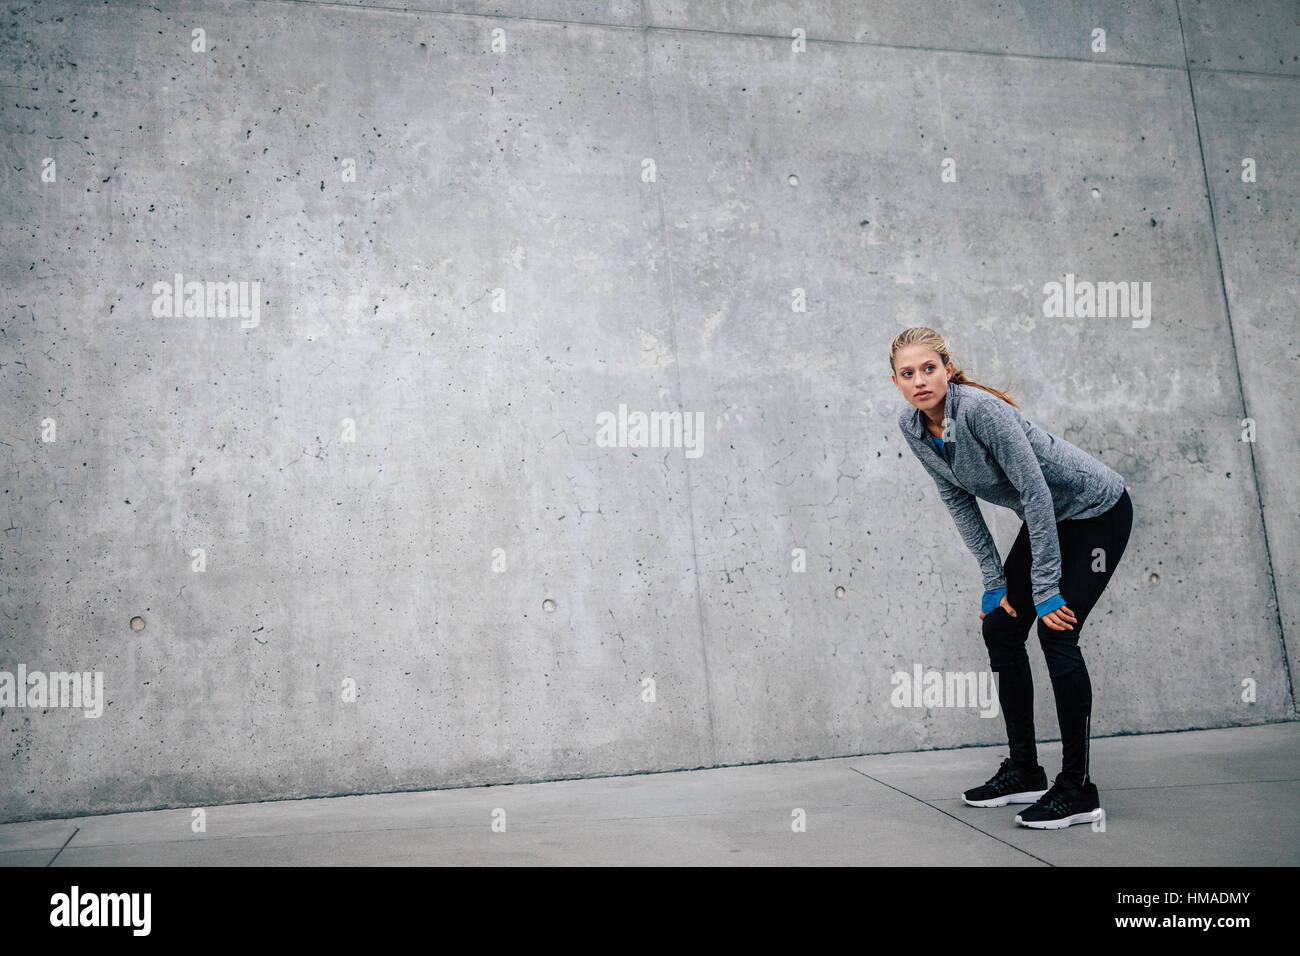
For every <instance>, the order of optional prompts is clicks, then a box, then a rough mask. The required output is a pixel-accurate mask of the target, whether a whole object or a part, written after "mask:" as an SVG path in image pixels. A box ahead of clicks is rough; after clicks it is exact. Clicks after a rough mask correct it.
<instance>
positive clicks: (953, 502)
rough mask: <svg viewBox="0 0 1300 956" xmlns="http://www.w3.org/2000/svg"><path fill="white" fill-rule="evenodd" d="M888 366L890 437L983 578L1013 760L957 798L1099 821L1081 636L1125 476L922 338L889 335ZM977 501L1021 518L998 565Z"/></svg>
mask: <svg viewBox="0 0 1300 956" xmlns="http://www.w3.org/2000/svg"><path fill="white" fill-rule="evenodd" d="M889 363H890V366H891V367H892V368H893V370H894V374H893V380H894V384H895V385H897V386H898V390H899V391H900V392H902V393H903V397H904V398H906V399H907V401H908V403H909V405H910V406H911V407H909V408H904V409H902V411H901V412H900V414H899V416H898V424H899V427H900V428H901V429H902V432H903V436H904V438H905V439H906V440H907V443H908V445H909V446H910V447H911V449H912V451H913V453H914V454H915V455H916V457H917V458H918V459H919V460H920V462H921V464H922V465H923V466H924V467H925V470H926V471H928V472H929V473H930V476H931V477H932V478H934V482H935V484H936V485H937V486H938V489H939V497H941V498H942V499H943V501H944V504H946V505H947V506H948V511H949V512H950V513H951V514H952V517H953V520H954V522H956V525H957V531H958V532H959V533H960V535H961V537H962V539H963V540H964V541H965V543H966V546H967V547H968V548H969V549H970V550H971V552H972V553H973V554H974V555H975V558H976V559H977V560H978V561H979V565H980V570H981V572H982V574H983V579H984V580H983V584H984V596H983V600H982V602H981V608H980V619H981V620H982V621H983V622H984V623H983V625H982V628H983V632H984V643H985V644H986V645H987V646H988V651H989V664H990V666H991V667H992V669H993V670H994V672H996V673H997V675H998V702H999V704H1000V705H1001V708H1002V714H1003V716H1004V718H1005V720H1006V725H1007V742H1008V745H1009V747H1010V750H1011V755H1010V757H1008V758H1007V759H1006V760H1004V761H1002V765H1001V767H999V769H998V772H997V773H996V774H994V775H993V776H992V777H991V778H990V779H989V780H988V782H986V783H985V784H984V785H983V786H979V787H975V788H973V789H971V790H967V791H966V792H965V793H964V794H962V799H963V800H964V801H965V802H966V803H968V804H970V805H971V806H973V807H1001V806H1005V805H1007V804H1008V803H1029V804H1033V805H1032V806H1030V807H1029V808H1028V809H1026V810H1023V811H1021V812H1020V813H1019V814H1017V816H1016V822H1017V823H1019V824H1022V825H1023V826H1027V827H1036V828H1040V829H1058V828H1062V827H1068V826H1070V825H1072V824H1075V823H1084V822H1087V821H1090V820H1097V819H1100V818H1101V817H1102V816H1103V815H1104V811H1102V810H1101V803H1100V799H1099V797H1098V794H1097V788H1096V786H1095V785H1093V783H1092V781H1091V780H1090V779H1089V775H1088V735H1089V730H1090V722H1091V712H1092V685H1091V684H1090V683H1089V681H1088V670H1087V668H1086V667H1085V666H1084V662H1083V655H1082V654H1081V653H1080V652H1079V631H1080V629H1081V628H1082V627H1083V622H1084V621H1085V620H1086V619H1087V617H1088V612H1089V611H1091V610H1092V608H1093V606H1094V605H1095V604H1096V603H1097V599H1098V598H1099V597H1100V596H1101V592H1102V591H1103V590H1104V589H1105V587H1106V583H1107V582H1108V581H1109V580H1110V576H1111V574H1113V573H1114V571H1115V565H1116V564H1117V563H1119V559H1120V556H1121V555H1122V554H1123V553H1124V547H1125V545H1127V543H1128V537H1129V531H1130V530H1131V528H1132V526H1133V504H1132V501H1131V500H1130V499H1129V494H1128V489H1127V488H1126V487H1125V485H1124V479H1123V478H1122V477H1121V476H1120V475H1119V474H1118V473H1117V472H1115V471H1113V470H1111V469H1110V468H1108V467H1106V466H1105V465H1104V464H1102V463H1101V462H1099V461H1098V460H1097V459H1095V458H1093V457H1092V456H1091V455H1089V454H1087V453H1086V452H1084V451H1082V450H1080V449H1079V448H1076V447H1075V446H1074V445H1072V444H1070V443H1069V442H1068V441H1065V440H1064V439H1061V438H1058V437H1056V436H1055V435H1053V434H1051V433H1049V432H1046V431H1043V430H1042V429H1041V428H1038V427H1037V426H1036V425H1034V424H1033V423H1031V422H1029V421H1028V420H1026V419H1025V418H1024V417H1023V416H1022V415H1021V414H1020V411H1019V406H1018V405H1016V404H1015V402H1013V401H1012V400H1011V398H1010V397H1008V396H1007V395H1006V394H1005V393H1003V392H999V391H997V390H995V389H992V388H988V387H986V386H984V385H980V384H978V383H976V382H972V381H971V380H970V379H968V378H967V377H966V376H965V374H963V373H962V372H960V371H957V370H956V369H955V368H954V366H953V363H952V362H951V361H950V360H949V349H948V346H947V343H946V342H945V341H944V339H943V337H942V336H941V335H939V333H938V332H935V331H934V330H933V329H927V328H911V329H907V330H906V331H904V332H902V333H901V334H899V335H898V337H897V338H895V339H894V341H893V344H892V345H891V346H890V349H889ZM977 497H978V498H983V499H984V500H986V501H990V502H992V503H993V504H998V505H1002V506H1004V507H1007V508H1010V509H1012V510H1013V511H1014V512H1015V513H1016V515H1017V516H1018V517H1020V518H1021V519H1022V521H1023V524H1022V525H1021V527H1020V534H1019V536H1018V537H1017V538H1016V541H1015V544H1013V545H1012V546H1011V551H1010V552H1009V553H1008V554H1007V559H1006V562H1005V563H1000V562H999V561H998V552H997V547H996V546H995V544H994V542H993V536H992V535H991V534H990V533H989V529H988V526H987V525H986V524H985V523H984V518H983V516H982V515H981V514H980V510H979V505H978V504H977V503H976V500H975V499H976V498H977ZM1031 556H1032V558H1031ZM1035 616H1037V618H1038V641H1039V644H1040V645H1041V646H1042V648H1043V655H1044V656H1045V657H1046V659H1047V670H1048V673H1049V674H1050V675H1051V679H1052V691H1053V693H1054V695H1055V697H1056V716H1057V720H1058V722H1059V724H1060V728H1061V763H1062V766H1061V772H1060V774H1058V775H1057V777H1056V780H1055V781H1054V782H1053V784H1052V786H1051V788H1050V789H1049V788H1048V786H1047V775H1046V773H1045V772H1044V770H1043V768H1042V767H1040V766H1039V765H1038V754H1037V750H1036V747H1035V741H1034V715H1033V709H1034V687H1033V680H1032V678H1031V676H1030V670H1029V657H1028V655H1027V654H1026V653H1025V640H1026V638H1028V636H1029V628H1030V626H1031V625H1032V624H1033V621H1034V618H1035Z"/></svg>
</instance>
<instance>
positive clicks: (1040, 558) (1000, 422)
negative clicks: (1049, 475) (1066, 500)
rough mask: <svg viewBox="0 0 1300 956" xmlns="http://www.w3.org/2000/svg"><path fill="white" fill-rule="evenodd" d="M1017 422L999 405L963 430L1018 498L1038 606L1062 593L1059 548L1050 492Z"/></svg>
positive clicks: (988, 406) (977, 413)
mask: <svg viewBox="0 0 1300 956" xmlns="http://www.w3.org/2000/svg"><path fill="white" fill-rule="evenodd" d="M1020 421H1021V420H1020V413H1019V412H1017V411H1016V410H1015V409H1014V408H1012V407H1011V406H1010V405H1008V404H1007V403H1006V402H1004V401H1002V400H1001V399H998V400H996V401H992V402H981V403H980V404H979V405H978V406H977V407H976V409H975V410H974V412H973V414H971V415H970V417H969V419H968V420H967V426H968V427H969V429H970V432H971V434H972V435H974V436H975V438H976V439H977V440H978V441H979V442H980V444H981V445H983V446H984V447H985V448H986V449H987V450H988V452H989V454H990V455H991V456H992V458H993V460H994V461H995V462H997V464H998V467H1000V468H1001V469H1002V471H1003V473H1004V474H1005V475H1006V476H1007V480H1008V481H1010V482H1011V484H1013V485H1014V486H1015V488H1016V490H1017V491H1018V492H1020V506H1021V509H1022V510H1023V511H1024V513H1025V525H1026V526H1027V527H1028V528H1029V550H1030V553H1031V556H1032V563H1031V564H1030V569H1029V581H1030V586H1031V587H1032V589H1033V595H1034V604H1035V606H1039V605H1043V604H1045V603H1047V602H1048V601H1050V600H1052V599H1053V598H1055V597H1058V596H1059V595H1060V593H1061V592H1060V582H1061V545H1060V542H1059V541H1058V540H1057V536H1056V507H1055V505H1054V504H1053V503H1052V492H1051V489H1049V488H1048V487H1047V479H1045V478H1044V477H1043V469H1042V467H1041V466H1040V465H1039V464H1038V455H1037V454H1035V453H1034V447H1033V445H1031V444H1030V443H1029V438H1028V436H1027V435H1025V429H1024V426H1023V425H1021V423H1020ZM1054 603H1055V602H1054ZM1056 606H1059V604H1057V605H1056Z"/></svg>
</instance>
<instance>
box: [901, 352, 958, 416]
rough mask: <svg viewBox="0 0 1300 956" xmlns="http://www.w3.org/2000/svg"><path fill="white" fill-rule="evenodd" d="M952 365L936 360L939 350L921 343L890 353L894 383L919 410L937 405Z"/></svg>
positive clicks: (945, 387) (946, 385) (941, 399)
mask: <svg viewBox="0 0 1300 956" xmlns="http://www.w3.org/2000/svg"><path fill="white" fill-rule="evenodd" d="M952 372H953V365H952V363H951V362H949V363H948V364H947V365H946V366H945V365H944V364H943V363H942V362H940V361H939V353H937V352H936V351H934V349H931V348H926V347H925V346H924V345H908V346H904V347H903V348H901V349H899V351H898V354H896V355H895V356H894V375H893V379H894V384H895V385H897V386H898V390H899V391H900V392H902V393H903V397H904V398H906V399H907V400H908V402H910V403H911V404H913V405H915V406H916V407H917V408H919V409H921V411H923V412H924V411H929V410H930V409H932V408H936V407H938V405H939V404H940V403H941V402H942V401H943V399H944V396H945V395H947V394H948V376H949V375H951V374H952Z"/></svg>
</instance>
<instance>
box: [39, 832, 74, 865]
mask: <svg viewBox="0 0 1300 956" xmlns="http://www.w3.org/2000/svg"><path fill="white" fill-rule="evenodd" d="M80 832H81V827H74V828H73V830H72V832H71V833H69V834H68V838H67V839H66V840H64V841H63V846H61V847H59V848H58V849H57V850H56V851H55V852H54V856H52V857H50V862H49V863H46V864H45V865H46V866H53V865H54V861H55V860H57V859H58V858H59V854H60V853H62V852H63V851H64V850H65V849H67V846H68V844H69V843H71V842H72V838H73V837H74V836H76V835H77V834H78V833H80Z"/></svg>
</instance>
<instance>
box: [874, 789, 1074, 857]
mask: <svg viewBox="0 0 1300 956" xmlns="http://www.w3.org/2000/svg"><path fill="white" fill-rule="evenodd" d="M849 769H850V770H852V771H853V772H854V773H856V774H861V775H862V776H864V777H866V778H867V779H868V780H871V781H874V782H875V783H878V784H880V785H881V786H882V787H889V789H890V790H893V791H894V792H895V793H901V794H902V795H903V796H905V797H908V798H910V799H912V800H915V801H916V802H917V803H920V804H923V805H925V806H927V807H929V808H930V809H931V810H937V811H938V812H939V813H942V814H943V815H944V816H945V817H948V818H949V819H952V820H956V821H957V822H958V823H961V824H964V825H965V826H968V827H970V828H971V829H972V830H974V831H975V832H976V833H982V834H983V835H984V836H986V837H988V838H989V839H990V840H997V841H998V842H999V843H1001V844H1003V845H1004V846H1009V847H1011V849H1013V850H1015V851H1016V852H1018V853H1023V854H1024V855H1025V856H1028V857H1032V858H1033V859H1035V860H1037V861H1038V862H1039V863H1041V864H1043V865H1044V866H1051V867H1054V866H1056V864H1055V863H1048V862H1047V861H1046V860H1044V859H1043V858H1042V857H1041V856H1037V855H1036V854H1033V853H1030V852H1029V851H1028V850H1026V849H1024V848H1022V847H1018V846H1016V845H1015V844H1014V843H1008V842H1007V841H1006V840H1004V839H1002V838H1001V837H1000V836H997V835H995V834H992V833H989V831H988V830H981V829H980V828H979V827H977V826H976V825H975V824H973V823H971V822H970V821H968V820H963V819H962V818H961V817H958V816H954V815H953V814H951V813H949V812H948V811H947V810H945V809H944V808H943V807H936V806H935V805H934V804H933V803H931V802H930V801H929V800H922V799H921V798H920V797H918V796H916V795H914V794H911V793H908V792H907V791H906V790H900V789H898V787H895V786H893V785H891V784H888V783H885V781H883V780H878V779H877V778H875V777H873V776H871V774H869V773H863V772H862V771H861V770H859V769H858V768H857V767H850V768H849ZM999 809H1001V808H999Z"/></svg>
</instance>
